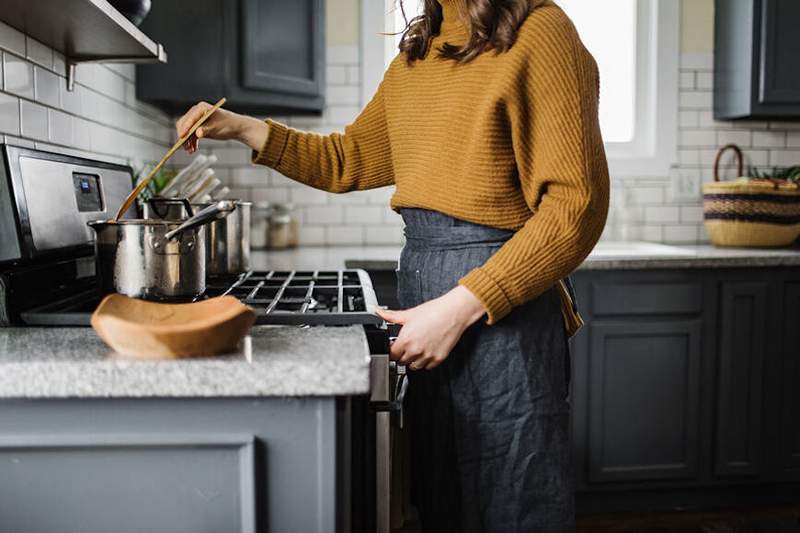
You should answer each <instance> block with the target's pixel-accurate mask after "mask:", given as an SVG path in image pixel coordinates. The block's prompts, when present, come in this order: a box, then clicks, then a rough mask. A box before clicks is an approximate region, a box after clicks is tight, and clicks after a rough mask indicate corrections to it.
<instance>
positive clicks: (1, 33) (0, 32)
mask: <svg viewBox="0 0 800 533" xmlns="http://www.w3.org/2000/svg"><path fill="white" fill-rule="evenodd" d="M0 48H2V49H4V50H8V51H9V52H14V53H15V54H18V55H20V56H24V55H25V34H23V33H22V32H20V31H18V30H16V29H14V28H12V27H11V26H9V25H8V24H5V23H4V22H0Z"/></svg>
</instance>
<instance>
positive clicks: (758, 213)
mask: <svg viewBox="0 0 800 533" xmlns="http://www.w3.org/2000/svg"><path fill="white" fill-rule="evenodd" d="M728 150H732V151H733V152H734V154H735V155H736V166H737V175H738V176H742V173H743V166H744V165H743V156H742V151H741V150H740V149H739V147H738V146H736V145H735V144H728V145H726V146H723V147H722V148H721V149H720V150H719V152H717V157H716V160H715V161H714V181H713V182H711V183H704V184H703V218H704V223H705V227H706V232H707V233H708V237H709V239H710V240H711V242H712V243H713V244H715V245H717V246H738V247H746V246H759V247H779V246H788V245H790V244H792V243H793V242H795V241H796V240H797V239H798V237H800V185H798V184H797V183H793V182H791V181H787V180H776V179H751V178H748V177H740V178H739V179H738V180H736V181H727V182H723V181H720V178H719V163H720V159H721V158H722V155H723V154H724V153H725V152H726V151H728Z"/></svg>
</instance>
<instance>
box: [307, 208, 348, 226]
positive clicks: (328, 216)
mask: <svg viewBox="0 0 800 533" xmlns="http://www.w3.org/2000/svg"><path fill="white" fill-rule="evenodd" d="M343 209H344V208H343V207H342V206H339V205H324V206H312V207H307V208H305V210H304V212H303V216H304V220H305V221H306V222H307V223H308V224H319V225H325V224H341V223H342V222H344V211H343Z"/></svg>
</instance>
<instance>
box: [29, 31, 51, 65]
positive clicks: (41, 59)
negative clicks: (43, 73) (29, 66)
mask: <svg viewBox="0 0 800 533" xmlns="http://www.w3.org/2000/svg"><path fill="white" fill-rule="evenodd" d="M25 57H27V58H28V59H30V60H31V61H33V62H34V63H36V64H38V65H41V66H43V67H44V68H46V69H52V68H53V49H52V48H50V47H49V46H46V45H44V44H42V43H40V42H39V41H37V40H36V39H31V38H30V37H25Z"/></svg>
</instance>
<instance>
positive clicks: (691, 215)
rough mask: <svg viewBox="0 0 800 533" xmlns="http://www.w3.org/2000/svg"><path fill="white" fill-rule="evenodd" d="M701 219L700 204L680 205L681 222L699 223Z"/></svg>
mask: <svg viewBox="0 0 800 533" xmlns="http://www.w3.org/2000/svg"><path fill="white" fill-rule="evenodd" d="M702 221H703V206H702V205H685V206H682V207H681V222H682V223H684V224H685V223H692V222H694V223H699V222H702Z"/></svg>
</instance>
